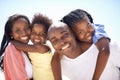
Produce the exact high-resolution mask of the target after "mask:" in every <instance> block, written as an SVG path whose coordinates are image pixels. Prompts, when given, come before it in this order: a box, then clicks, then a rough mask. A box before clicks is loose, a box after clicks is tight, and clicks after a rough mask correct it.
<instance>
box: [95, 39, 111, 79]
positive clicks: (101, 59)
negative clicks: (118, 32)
mask: <svg viewBox="0 0 120 80" xmlns="http://www.w3.org/2000/svg"><path fill="white" fill-rule="evenodd" d="M96 46H97V48H98V50H99V54H98V58H97V63H96V68H95V72H94V75H93V80H99V78H100V76H101V74H102V72H103V70H104V68H105V66H106V63H107V60H108V58H109V54H110V50H109V39H108V38H104V37H103V38H101V39H100V40H98V42H97V43H96Z"/></svg>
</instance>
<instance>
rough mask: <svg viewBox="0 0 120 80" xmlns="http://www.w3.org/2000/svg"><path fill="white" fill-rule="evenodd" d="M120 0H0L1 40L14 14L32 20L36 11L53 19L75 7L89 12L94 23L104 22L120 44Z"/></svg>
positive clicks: (60, 16)
mask: <svg viewBox="0 0 120 80" xmlns="http://www.w3.org/2000/svg"><path fill="white" fill-rule="evenodd" d="M119 5H120V0H0V14H1V15H0V42H1V40H2V36H3V32H4V25H5V22H6V21H7V19H8V17H9V16H11V15H13V14H16V13H18V14H24V15H26V16H28V17H29V19H30V20H31V19H32V17H33V15H34V14H35V13H42V14H45V15H46V16H49V17H50V18H51V19H53V21H56V20H60V19H61V18H62V17H63V16H64V15H66V14H67V13H69V12H70V11H72V10H75V9H78V8H79V9H84V10H86V11H87V12H89V13H90V14H91V15H92V17H93V19H94V23H99V24H104V25H105V30H106V32H107V33H108V35H109V36H110V38H111V41H112V42H117V43H118V44H120V37H119V34H120V32H119V29H120V28H119V26H120V24H119V23H120V15H119V14H120V8H119Z"/></svg>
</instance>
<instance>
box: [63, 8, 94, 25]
mask: <svg viewBox="0 0 120 80" xmlns="http://www.w3.org/2000/svg"><path fill="white" fill-rule="evenodd" d="M85 17H88V19H89V20H90V22H91V23H93V18H92V16H91V15H90V14H89V13H88V12H86V11H84V10H82V9H76V10H74V11H71V12H70V13H69V14H67V15H66V16H64V17H63V18H62V20H61V21H62V22H64V23H66V24H67V25H68V26H69V27H74V26H75V24H76V23H77V22H79V21H81V20H83V19H84V18H85Z"/></svg>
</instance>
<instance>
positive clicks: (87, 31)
mask: <svg viewBox="0 0 120 80" xmlns="http://www.w3.org/2000/svg"><path fill="white" fill-rule="evenodd" d="M72 29H73V31H74V33H75V35H76V36H77V38H79V40H80V41H82V42H88V43H92V37H93V34H94V28H93V27H92V25H91V23H90V21H89V19H88V18H85V19H83V20H81V21H80V22H78V23H77V24H76V26H74V27H73V28H72ZM96 46H97V48H98V50H99V54H98V58H97V63H96V68H95V71H94V75H93V78H92V79H93V80H99V78H100V76H101V74H102V72H103V70H104V68H105V66H106V63H107V60H108V58H109V54H110V50H109V39H108V38H105V37H103V38H101V39H99V40H98V41H97V43H96Z"/></svg>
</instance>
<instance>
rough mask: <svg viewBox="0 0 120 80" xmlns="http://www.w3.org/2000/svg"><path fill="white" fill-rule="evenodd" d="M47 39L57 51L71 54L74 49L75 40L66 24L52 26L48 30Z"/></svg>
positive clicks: (67, 54)
mask: <svg viewBox="0 0 120 80" xmlns="http://www.w3.org/2000/svg"><path fill="white" fill-rule="evenodd" d="M48 39H49V40H50V42H51V43H52V45H53V47H54V49H55V50H56V51H57V52H58V53H62V54H65V55H66V56H69V54H73V53H74V51H75V50H76V46H77V43H76V40H75V37H74V35H73V34H72V32H71V31H70V30H69V28H68V26H64V27H53V28H51V29H50V30H49V31H48Z"/></svg>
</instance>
